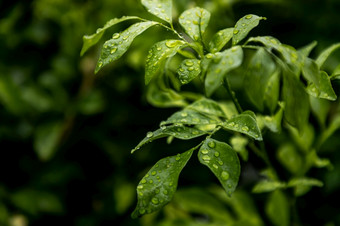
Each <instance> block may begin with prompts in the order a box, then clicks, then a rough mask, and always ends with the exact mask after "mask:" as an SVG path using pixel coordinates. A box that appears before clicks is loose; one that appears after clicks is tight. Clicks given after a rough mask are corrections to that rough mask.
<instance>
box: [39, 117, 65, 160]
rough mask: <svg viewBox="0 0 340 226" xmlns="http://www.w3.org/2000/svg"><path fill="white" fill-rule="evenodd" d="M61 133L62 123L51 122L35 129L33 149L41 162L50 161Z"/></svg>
mask: <svg viewBox="0 0 340 226" xmlns="http://www.w3.org/2000/svg"><path fill="white" fill-rule="evenodd" d="M61 132H62V123H61V122H53V123H48V124H43V125H40V126H38V127H37V129H36V132H35V137H34V149H35V152H36V153H37V155H38V157H39V159H40V160H42V161H47V160H50V159H51V158H52V157H53V155H54V154H55V152H56V150H57V147H58V144H59V141H60V138H61V135H62V134H61Z"/></svg>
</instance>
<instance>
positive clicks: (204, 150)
mask: <svg viewBox="0 0 340 226" xmlns="http://www.w3.org/2000/svg"><path fill="white" fill-rule="evenodd" d="M201 152H202V154H204V155H206V154H208V153H209V150H207V149H203V150H202V151H201Z"/></svg>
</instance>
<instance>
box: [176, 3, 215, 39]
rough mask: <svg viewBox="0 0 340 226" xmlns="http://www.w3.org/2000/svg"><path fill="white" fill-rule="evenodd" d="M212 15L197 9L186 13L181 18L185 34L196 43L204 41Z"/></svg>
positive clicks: (180, 21)
mask: <svg viewBox="0 0 340 226" xmlns="http://www.w3.org/2000/svg"><path fill="white" fill-rule="evenodd" d="M209 20H210V13H209V12H208V11H207V10H205V9H202V8H199V7H196V8H192V9H188V10H186V11H184V12H183V13H182V14H181V15H180V17H179V23H180V24H181V26H182V27H183V28H184V30H185V32H186V33H187V34H188V35H189V36H190V38H192V39H193V40H195V41H202V37H203V34H204V32H205V29H206V28H207V27H208V23H209Z"/></svg>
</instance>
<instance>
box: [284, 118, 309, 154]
mask: <svg viewBox="0 0 340 226" xmlns="http://www.w3.org/2000/svg"><path fill="white" fill-rule="evenodd" d="M287 128H288V131H289V132H290V134H291V136H292V138H293V140H294V141H295V143H296V144H297V145H298V146H299V148H300V149H301V150H303V151H304V152H305V153H308V152H310V151H311V148H313V143H314V141H315V131H314V126H312V125H311V124H309V123H308V124H306V125H305V126H304V127H303V128H302V130H301V131H298V130H297V129H296V128H294V127H291V126H287Z"/></svg>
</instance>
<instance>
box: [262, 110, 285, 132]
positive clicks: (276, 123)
mask: <svg viewBox="0 0 340 226" xmlns="http://www.w3.org/2000/svg"><path fill="white" fill-rule="evenodd" d="M282 118H283V108H280V109H279V110H278V111H277V112H276V113H275V115H273V116H264V117H263V124H264V125H265V126H266V127H267V128H268V129H269V130H270V131H272V132H273V133H280V132H281V123H282Z"/></svg>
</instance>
